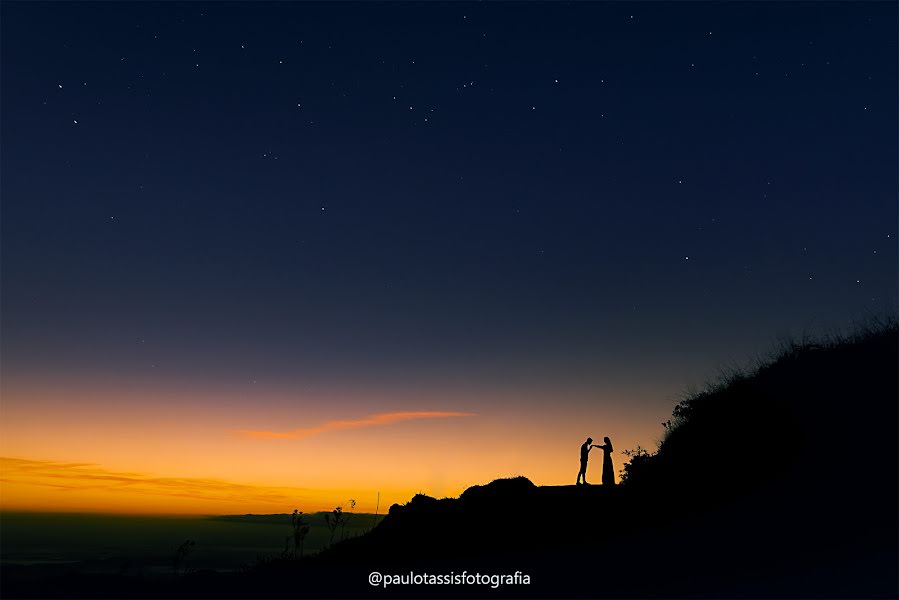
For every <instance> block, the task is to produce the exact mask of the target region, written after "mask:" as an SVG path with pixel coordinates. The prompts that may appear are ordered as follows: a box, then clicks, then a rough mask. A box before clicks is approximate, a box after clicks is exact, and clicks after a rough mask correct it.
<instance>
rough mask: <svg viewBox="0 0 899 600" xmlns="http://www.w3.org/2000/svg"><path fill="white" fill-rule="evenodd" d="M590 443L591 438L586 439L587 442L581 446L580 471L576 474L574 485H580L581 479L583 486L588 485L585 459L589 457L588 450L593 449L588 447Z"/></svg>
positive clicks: (591, 441)
mask: <svg viewBox="0 0 899 600" xmlns="http://www.w3.org/2000/svg"><path fill="white" fill-rule="evenodd" d="M592 443H593V438H587V441H586V442H584V443H583V444H581V470H580V471H578V472H577V483H576V484H575V485H581V480H582V479H583V482H584V485H590V484H589V483H587V458H588V457H589V456H590V449H591V448H593V446H591V445H590V444H592Z"/></svg>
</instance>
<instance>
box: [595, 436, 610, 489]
mask: <svg viewBox="0 0 899 600" xmlns="http://www.w3.org/2000/svg"><path fill="white" fill-rule="evenodd" d="M602 441H603V442H605V443H604V444H603V445H602V446H597V445H596V444H593V447H594V448H599V449H600V450H602V484H603V485H615V471H613V470H612V440H610V439H609V438H607V437H604V438H602Z"/></svg>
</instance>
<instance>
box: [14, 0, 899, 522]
mask: <svg viewBox="0 0 899 600" xmlns="http://www.w3.org/2000/svg"><path fill="white" fill-rule="evenodd" d="M896 17H897V8H896V4H895V3H888V2H883V3H863V2H852V3H837V2H827V3H823V2H822V3H814V2H802V3H798V2H797V3H789V4H780V3H764V4H762V3H755V4H753V3H733V4H705V3H698V2H697V3H681V4H677V5H674V4H666V3H659V2H652V3H629V4H623V3H573V4H565V3H556V4H540V3H526V4H511V3H495V4H466V3H461V2H460V3H428V4H424V3H406V4H365V5H362V4H350V3H337V4H327V5H325V4H311V3H307V4H300V3H294V4H292V3H277V4H267V3H254V4H252V5H249V4H241V3H228V4H220V3H211V2H205V3H191V4H187V3H184V4H182V3H153V4H151V3H128V4H116V3H94V4H86V3H37V2H28V3H23V2H3V4H2V57H0V61H2V63H0V66H2V71H0V72H2V89H0V99H2V131H0V142H2V183H0V185H2V277H3V281H2V312H0V325H2V340H0V350H2V364H0V367H2V382H0V392H2V404H0V415H2V420H0V456H2V457H3V458H2V461H0V465H2V469H0V474H2V482H0V483H2V487H0V492H2V493H0V502H2V505H0V506H2V508H4V509H31V510H99V511H115V512H170V513H172V512H184V513H217V512H285V511H289V510H291V509H293V508H295V507H299V508H300V509H301V510H317V509H321V508H327V507H332V506H334V505H336V504H338V503H341V502H344V501H345V500H346V499H348V498H350V497H353V498H355V499H356V500H357V501H358V503H359V504H358V508H359V509H361V510H374V508H375V503H376V498H377V493H378V492H379V491H380V493H381V506H380V508H381V510H383V509H384V508H386V506H387V505H389V503H391V502H404V501H406V500H408V498H409V497H410V496H411V495H412V494H414V493H415V492H418V491H422V492H425V493H429V494H432V495H436V496H443V495H455V494H458V493H459V492H460V491H461V490H463V489H464V488H465V487H467V486H468V485H471V484H476V483H484V482H486V481H489V480H491V479H493V478H496V477H501V476H509V475H517V474H522V475H526V476H528V477H530V478H531V479H532V480H534V481H535V483H538V484H563V483H571V482H573V480H574V477H575V475H576V473H577V470H576V469H577V461H576V457H577V452H578V446H579V444H580V443H581V442H582V441H583V438H585V437H586V436H587V435H592V436H593V437H594V438H601V437H602V436H604V435H608V436H609V437H611V438H612V440H613V442H614V443H615V446H616V449H619V450H620V449H626V448H632V447H634V446H636V445H637V444H641V445H643V446H648V447H653V445H654V443H655V442H656V440H657V439H658V437H659V435H660V433H661V427H660V425H659V423H660V422H661V421H663V420H665V419H666V418H667V417H668V415H669V414H670V411H671V408H672V406H673V404H674V403H675V402H676V401H677V399H678V397H679V395H680V394H681V393H682V392H683V391H684V390H686V389H687V387H688V386H690V385H700V384H702V382H703V381H705V380H706V379H708V378H710V377H712V376H713V375H714V373H715V370H716V369H717V368H719V367H721V366H723V365H727V364H731V363H733V362H737V363H740V364H745V363H746V362H747V361H749V360H750V359H752V358H753V357H754V356H755V355H756V354H757V353H760V352H765V351H766V350H768V349H769V348H770V347H771V345H772V344H773V342H774V341H775V340H776V338H777V337H778V336H782V335H787V334H801V333H803V332H816V331H821V330H829V329H842V328H845V327H848V326H850V325H851V323H852V322H854V321H857V320H859V319H863V318H865V317H866V316H867V315H869V314H871V313H883V312H889V311H894V310H895V307H896V299H897V280H896V273H897V252H896V250H897V247H896V239H897V159H899V156H897V115H896V106H897V32H896ZM622 460H623V457H622V456H621V455H619V454H616V455H615V461H616V464H617V466H620V463H621V462H622ZM599 462H600V461H596V460H594V464H591V470H590V472H589V475H590V478H592V479H593V480H598V479H599Z"/></svg>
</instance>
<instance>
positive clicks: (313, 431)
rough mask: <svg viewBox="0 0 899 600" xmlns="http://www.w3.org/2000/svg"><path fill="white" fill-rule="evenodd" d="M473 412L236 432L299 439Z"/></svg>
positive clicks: (395, 414)
mask: <svg viewBox="0 0 899 600" xmlns="http://www.w3.org/2000/svg"><path fill="white" fill-rule="evenodd" d="M473 416H475V413H468V412H448V411H443V412H442V411H409V412H391V413H380V414H376V415H369V416H367V417H363V418H361V419H348V420H339V421H326V422H325V423H322V424H321V425H316V426H314V427H301V428H299V429H292V430H290V431H249V430H241V431H239V432H238V433H239V434H240V435H242V436H244V437H251V438H258V439H269V440H301V439H304V438H308V437H312V436H314V435H320V434H322V433H330V432H332V431H343V430H346V429H362V428H366V427H381V426H384V425H393V424H394V423H401V422H403V421H418V420H422V419H447V418H453V417H473Z"/></svg>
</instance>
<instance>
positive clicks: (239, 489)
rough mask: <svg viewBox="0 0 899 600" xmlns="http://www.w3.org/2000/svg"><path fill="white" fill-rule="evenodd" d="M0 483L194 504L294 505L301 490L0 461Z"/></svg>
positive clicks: (50, 463) (85, 465)
mask: <svg viewBox="0 0 899 600" xmlns="http://www.w3.org/2000/svg"><path fill="white" fill-rule="evenodd" d="M0 473H2V477H0V483H4V484H10V483H16V484H27V485H37V486H42V487H50V488H54V489H58V490H72V491H85V490H107V491H110V492H122V491H129V492H134V493H140V494H147V495H153V496H175V497H179V498H190V499H193V500H219V501H221V500H234V499H240V500H241V501H244V502H248V503H252V502H257V503H260V502H262V503H272V504H276V503H280V504H286V503H290V502H291V501H294V500H295V499H296V497H297V496H298V494H301V493H303V492H304V491H305V490H304V489H303V488H287V487H268V486H266V487H262V486H255V485H245V484H240V483H234V482H231V481H225V480H221V479H210V478H203V477H159V476H156V475H151V474H148V473H132V472H127V471H111V470H108V469H104V468H103V467H101V466H100V465H96V464H93V463H69V462H56V461H48V460H31V459H22V458H13V457H0Z"/></svg>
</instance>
